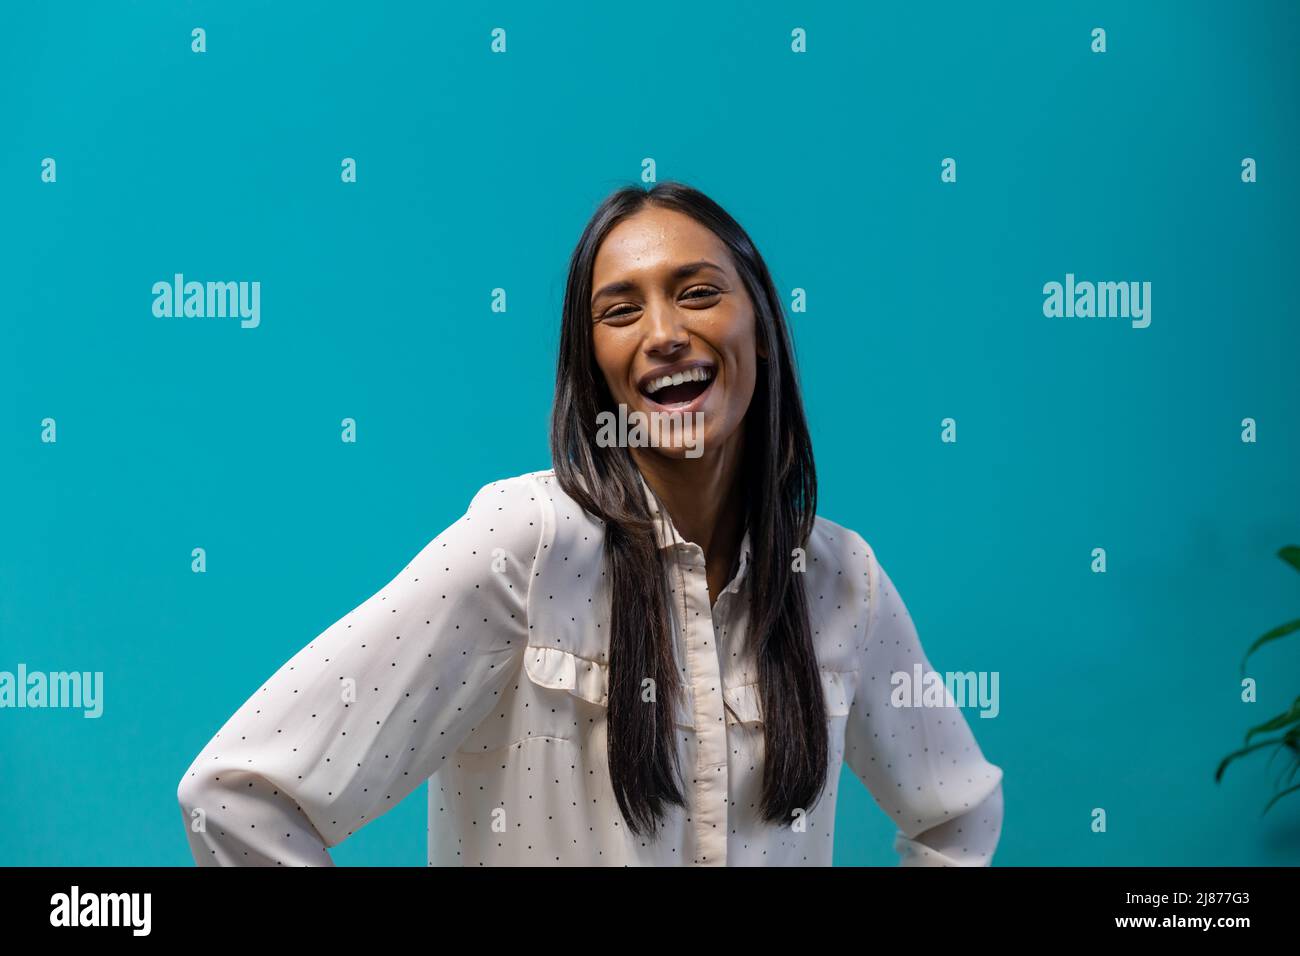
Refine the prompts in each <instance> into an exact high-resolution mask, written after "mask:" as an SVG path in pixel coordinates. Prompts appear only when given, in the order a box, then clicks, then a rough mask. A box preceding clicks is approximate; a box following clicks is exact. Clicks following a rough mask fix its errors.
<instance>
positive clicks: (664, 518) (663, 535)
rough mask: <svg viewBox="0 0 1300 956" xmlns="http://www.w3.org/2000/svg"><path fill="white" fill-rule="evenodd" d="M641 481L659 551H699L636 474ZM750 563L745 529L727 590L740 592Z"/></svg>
mask: <svg viewBox="0 0 1300 956" xmlns="http://www.w3.org/2000/svg"><path fill="white" fill-rule="evenodd" d="M637 475H638V477H639V478H640V479H641V489H642V492H643V493H644V494H645V502H646V507H647V508H649V509H650V517H651V519H652V520H653V521H654V523H655V536H656V538H657V539H658V542H659V548H660V550H663V549H665V548H695V549H696V550H699V545H696V544H692V543H691V542H689V541H687V540H686V539H685V538H683V537H682V536H681V534H680V533H679V532H678V531H677V527H676V525H674V524H673V519H672V517H671V516H670V515H669V514H668V511H667V509H666V508H662V507H660V504H659V499H658V497H656V495H655V493H654V491H653V490H651V488H650V485H649V484H648V483H647V482H646V480H645V476H644V475H642V474H641V473H640V471H638V472H637ZM749 561H750V543H749V528H748V527H746V528H745V536H744V538H742V539H741V542H740V564H739V566H738V567H737V568H736V575H735V577H734V578H732V580H731V583H730V584H729V585H727V590H728V591H730V592H731V593H732V594H735V593H736V592H737V591H739V590H740V585H741V583H742V582H743V581H744V580H745V571H746V570H747V569H748V568H749Z"/></svg>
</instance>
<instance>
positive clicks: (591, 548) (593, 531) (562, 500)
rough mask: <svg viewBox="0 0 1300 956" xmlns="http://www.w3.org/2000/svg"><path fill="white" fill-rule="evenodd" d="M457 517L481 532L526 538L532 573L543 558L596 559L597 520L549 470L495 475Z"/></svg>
mask: <svg viewBox="0 0 1300 956" xmlns="http://www.w3.org/2000/svg"><path fill="white" fill-rule="evenodd" d="M461 520H462V521H469V522H473V523H474V524H476V525H477V526H478V529H477V530H478V531H479V533H481V534H488V535H493V536H497V535H500V534H503V533H504V534H505V535H507V536H509V537H510V539H511V540H513V541H516V542H517V543H518V544H519V545H520V546H522V545H523V544H525V543H526V542H531V543H532V546H533V548H534V549H535V552H536V555H537V568H536V570H537V571H538V572H542V571H544V569H545V567H546V565H547V564H549V563H552V562H550V561H549V560H548V559H550V558H552V557H555V558H556V560H558V561H562V562H563V561H568V562H570V563H575V564H587V563H590V560H592V559H595V558H597V557H599V555H600V554H601V549H602V547H603V543H604V528H603V527H602V525H601V522H600V521H599V520H598V519H596V518H594V517H593V516H591V515H590V514H588V513H587V512H586V511H584V510H583V509H582V507H581V506H580V505H579V504H578V503H577V502H576V501H574V500H573V499H572V498H570V497H569V495H568V494H566V493H565V491H564V489H563V488H562V487H560V483H559V480H558V479H557V478H556V476H555V470H554V469H553V468H547V469H543V470H539V471H529V472H525V473H524V474H521V475H513V476H511V477H508V478H498V479H497V480H495V481H491V482H489V483H488V484H486V485H483V487H481V488H480V489H479V490H478V492H476V493H475V495H474V498H473V500H472V501H471V502H470V506H469V510H468V511H466V513H465V517H464V518H462V519H461Z"/></svg>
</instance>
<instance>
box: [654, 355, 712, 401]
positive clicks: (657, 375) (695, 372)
mask: <svg viewBox="0 0 1300 956" xmlns="http://www.w3.org/2000/svg"><path fill="white" fill-rule="evenodd" d="M716 377H717V370H716V369H715V368H714V367H713V365H712V363H709V362H683V363H678V364H677V365H669V366H664V368H662V369H656V370H654V371H653V372H650V373H648V374H646V375H643V376H642V377H641V380H640V382H639V383H638V387H639V390H640V392H641V394H642V395H643V396H644V397H645V398H646V399H647V400H648V401H649V402H650V404H651V405H656V406H658V407H660V408H663V409H665V410H668V411H674V412H681V411H690V410H692V409H693V408H694V407H696V406H698V405H699V404H700V403H701V400H702V399H703V397H704V395H705V394H706V393H707V392H708V391H709V389H710V388H712V387H713V380H714V379H715V378H716Z"/></svg>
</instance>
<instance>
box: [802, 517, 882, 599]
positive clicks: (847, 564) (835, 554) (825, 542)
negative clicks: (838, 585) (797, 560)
mask: <svg viewBox="0 0 1300 956" xmlns="http://www.w3.org/2000/svg"><path fill="white" fill-rule="evenodd" d="M808 546H809V551H810V557H815V558H816V559H817V560H818V561H819V562H821V561H824V562H827V563H828V564H830V565H831V566H833V567H834V568H835V569H836V570H843V571H845V572H846V573H847V572H848V571H849V570H852V571H853V572H854V577H855V578H857V579H859V580H860V581H861V583H863V584H864V585H865V584H866V583H868V579H869V577H870V571H871V566H872V565H873V564H874V563H875V557H876V556H875V552H874V551H873V550H872V547H871V545H870V544H868V543H867V540H866V539H865V538H864V537H862V535H860V534H858V533H857V532H856V531H854V530H853V529H852V528H848V527H845V526H844V525H842V524H838V523H837V522H834V521H831V520H830V519H829V518H824V517H822V516H821V515H817V518H816V521H814V522H813V532H812V537H811V538H810V539H809V542H808Z"/></svg>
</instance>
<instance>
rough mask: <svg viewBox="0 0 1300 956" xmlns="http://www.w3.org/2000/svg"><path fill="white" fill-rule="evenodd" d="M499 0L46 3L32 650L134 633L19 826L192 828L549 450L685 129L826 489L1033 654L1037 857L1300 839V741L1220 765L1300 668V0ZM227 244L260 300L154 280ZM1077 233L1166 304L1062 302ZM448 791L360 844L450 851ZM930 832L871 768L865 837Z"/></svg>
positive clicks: (20, 510)
mask: <svg viewBox="0 0 1300 956" xmlns="http://www.w3.org/2000/svg"><path fill="white" fill-rule="evenodd" d="M475 6H476V7H478V9H468V10H466V9H452V8H450V7H449V6H448V5H445V4H416V3H403V4H397V3H392V4H331V3H322V4H310V5H309V4H274V3H270V2H263V3H251V2H222V3H216V2H190V3H183V4H177V3H163V2H134V3H115V4H101V3H49V4H22V5H13V6H11V7H9V8H8V9H7V10H6V14H5V21H6V22H5V24H4V27H3V28H2V29H0V224H2V226H3V229H2V230H0V243H3V245H2V247H0V282H2V283H3V299H0V303H2V304H3V306H2V308H0V456H2V458H0V463H2V464H3V467H2V468H0V507H2V508H3V515H2V517H3V523H2V527H0V669H3V670H10V671H13V670H16V668H17V665H18V664H19V663H20V662H22V663H25V664H26V665H27V667H28V668H29V669H31V670H65V669H75V670H91V671H93V670H102V671H103V672H104V674H105V714H104V716H103V717H102V718H100V719H98V720H86V719H83V718H82V717H81V715H80V713H79V712H77V711H60V710H44V711H34V710H23V711H17V710H0V864H4V865H22V864H37V865H41V864H87V865H109V864H164V865H165V864H176V865H191V864H192V860H191V857H190V854H189V849H188V847H187V844H186V841H185V835H184V831H183V829H182V827H183V821H182V817H181V813H180V810H179V807H178V805H177V802H176V785H177V783H178V782H179V780H180V777H181V775H182V773H183V772H184V770H185V768H186V767H187V766H188V764H189V762H190V761H191V760H192V759H193V757H194V756H195V754H197V753H198V751H199V750H200V749H201V747H202V746H203V744H204V743H206V741H207V740H208V739H209V738H210V737H211V736H212V734H213V733H215V732H216V730H218V729H219V727H220V724H221V723H222V721H224V719H225V718H226V717H227V716H228V715H229V714H230V713H231V712H233V711H234V709H235V708H236V707H237V706H238V705H239V704H240V703H242V702H243V701H244V700H245V699H246V698H247V697H249V696H250V695H251V694H252V693H253V692H254V691H255V690H256V689H257V687H259V686H260V684H261V682H262V681H264V680H265V679H266V678H267V677H268V676H269V675H270V674H271V673H273V672H274V671H275V669H276V668H278V667H279V665H280V664H281V663H282V662H284V661H285V660H287V659H288V658H289V657H290V656H291V655H292V654H293V653H294V652H295V651H296V650H297V649H298V648H300V647H301V646H303V645H304V644H306V643H307V642H308V641H309V640H310V639H311V638H313V637H314V636H315V635H316V634H318V633H319V632H320V631H322V630H324V628H325V627H327V626H328V625H329V624H330V623H332V622H333V621H335V620H337V619H338V618H339V617H341V616H343V615H344V614H345V613H347V612H348V611H349V610H351V609H352V608H354V607H356V606H357V605H358V604H359V603H361V602H362V601H363V600H364V599H365V598H366V597H368V596H369V595H370V594H372V593H374V592H375V591H377V590H378V589H379V588H380V587H381V586H382V585H383V584H384V583H386V582H387V581H388V580H389V579H390V578H391V577H392V576H393V575H394V574H396V573H397V572H398V571H399V570H400V569H401V568H402V567H403V566H404V565H405V563H406V562H407V561H409V560H410V559H411V557H413V556H414V555H415V554H416V553H417V552H418V550H419V549H420V548H421V547H422V546H423V544H424V543H426V542H427V541H428V540H430V539H431V538H433V537H434V536H435V535H436V534H437V533H438V532H439V531H441V530H442V529H443V528H444V527H445V526H447V525H448V524H450V523H451V522H452V521H454V520H455V519H456V518H457V517H458V516H459V515H460V514H462V513H463V511H464V509H465V507H466V506H467V504H468V502H469V500H470V497H471V496H472V494H473V492H474V491H475V490H477V489H478V488H479V487H480V486H481V485H483V484H486V483H487V482H489V481H491V480H493V479H496V478H499V477H504V476H508V475H514V474H518V473H521V472H525V471H531V470H534V469H538V468H545V467H548V466H549V456H548V453H547V444H546V422H547V416H548V412H549V404H550V397H551V391H552V386H553V376H554V359H555V349H556V342H557V329H558V318H559V310H560V301H561V296H562V292H563V287H564V280H565V273H566V268H567V262H568V257H569V254H570V253H571V251H572V247H573V244H574V243H575V241H576V240H577V237H578V234H579V232H580V231H581V229H582V226H583V224H584V223H585V221H586V219H587V217H588V216H589V214H590V213H591V211H592V210H593V209H594V207H595V205H596V203H597V202H598V201H599V200H600V199H601V198H602V197H603V196H604V195H605V194H606V193H608V192H609V191H611V190H613V189H614V188H617V187H618V186H620V185H623V184H625V183H627V182H632V181H636V180H637V179H638V178H639V177H640V173H641V166H640V163H641V160H642V159H643V158H644V157H647V156H649V157H653V158H654V159H655V160H656V162H657V173H658V178H659V179H680V180H684V181H686V182H688V183H691V184H692V185H695V186H697V187H699V188H701V189H703V190H705V191H706V192H708V193H709V194H710V195H712V196H713V197H714V198H715V199H717V200H718V201H719V202H721V203H722V204H723V205H724V206H725V207H727V208H728V209H729V210H730V211H731V212H732V214H733V215H735V216H736V218H737V219H738V220H739V221H740V222H741V223H742V224H743V225H744V226H745V227H746V228H747V229H748V230H749V231H750V233H751V235H752V236H753V238H754V240H755V241H756V243H757V245H758V247H759V248H760V250H761V251H762V252H763V254H764V256H765V257H766V259H767V261H768V264H769V266H770V267H771V269H772V272H773V274H774V277H775V280H776V284H777V287H778V289H779V290H780V291H781V293H782V294H783V295H785V296H788V295H789V294H790V291H791V290H792V289H794V288H795V287H800V288H804V289H806V290H807V295H808V311H807V312H805V313H798V314H794V315H792V316H790V319H791V323H792V329H793V332H794V335H795V339H796V346H797V351H798V355H799V360H800V365H801V371H802V376H803V382H804V387H805V389H806V401H807V406H808V411H809V414H810V417H811V422H812V426H813V429H814V441H815V448H816V451H817V456H818V458H817V463H818V474H819V479H820V486H821V496H820V508H819V510H820V512H821V513H822V514H823V515H825V516H826V517H828V518H831V519H833V520H835V521H838V522H840V523H842V524H846V525H848V526H850V527H852V528H854V529H856V530H857V531H859V532H860V533H861V534H862V535H863V536H864V537H865V538H866V539H867V540H868V541H869V542H871V544H872V545H873V547H874V548H875V550H876V552H877V554H878V556H879V557H880V560H881V561H882V563H883V564H884V566H885V567H886V569H887V570H888V571H889V573H890V575H891V577H892V578H893V580H894V582H895V584H896V585H897V586H898V588H899V590H900V593H901V594H902V595H903V597H904V599H905V600H906V602H907V604H908V607H909V609H910V611H911V613H912V616H913V619H914V620H915V622H916V624H917V627H918V630H919V632H920V635H921V639H922V641H923V643H924V645H925V649H926V651H927V653H928V655H929V657H930V659H931V662H932V663H933V665H934V666H935V667H936V668H939V669H941V670H968V669H974V670H996V671H998V672H999V673H1000V681H1001V685H1000V691H1001V714H1000V715H999V716H998V717H997V718H995V719H992V720H988V719H980V718H979V717H978V713H977V712H976V711H974V710H969V711H967V716H968V719H970V720H971V723H972V727H973V729H974V731H975V733H976V735H977V738H978V739H979V741H980V744H981V746H982V748H983V749H984V752H985V754H986V755H987V756H988V757H989V759H991V760H992V761H993V762H995V763H996V764H998V765H999V766H1001V767H1002V768H1003V770H1004V771H1005V774H1006V778H1005V798H1006V820H1005V825H1004V831H1003V836H1002V842H1001V845H1000V847H999V850H998V854H997V857H996V859H995V864H996V865H1008V864H1020V865H1026V864H1046V865H1057V864H1084V865H1093V864H1124V865H1128V864H1175V865H1202V864H1205V865H1215V864H1225V865H1226V864H1295V863H1297V862H1300V795H1296V796H1292V797H1289V798H1287V799H1285V800H1283V801H1282V802H1280V803H1279V804H1278V805H1277V806H1275V807H1274V809H1273V810H1272V811H1270V813H1269V814H1268V815H1267V816H1265V817H1262V818H1261V816H1260V812H1259V811H1260V809H1261V808H1262V807H1263V805H1264V803H1265V801H1266V800H1267V798H1268V796H1269V795H1270V794H1271V792H1272V778H1273V776H1274V774H1272V773H1270V772H1269V771H1268V769H1267V766H1266V764H1267V761H1266V758H1264V757H1262V756H1258V755H1257V756H1255V757H1252V758H1249V759H1248V760H1246V761H1245V762H1243V763H1241V764H1240V765H1237V766H1234V767H1233V768H1232V769H1230V770H1229V771H1228V774H1227V776H1226V778H1225V780H1224V782H1223V783H1222V784H1220V785H1216V784H1215V783H1214V782H1213V779H1212V775H1213V771H1214V768H1215V766H1216V764H1217V762H1218V760H1219V758H1220V757H1221V756H1222V755H1223V754H1225V753H1226V752H1228V751H1229V750H1231V749H1233V748H1234V747H1235V746H1237V745H1238V743H1239V741H1240V740H1241V738H1242V735H1243V733H1244V731H1245V729H1246V728H1247V727H1249V726H1251V725H1252V724H1254V723H1258V722H1261V721H1263V720H1264V719H1266V718H1267V717H1270V716H1272V715H1273V714H1275V713H1278V712H1280V711H1281V710H1283V709H1284V708H1285V707H1286V706H1288V704H1289V703H1290V701H1291V699H1292V698H1293V697H1294V696H1295V695H1296V694H1297V693H1300V641H1296V640H1295V639H1294V638H1293V639H1291V640H1289V641H1287V642H1282V643H1279V644H1277V645H1274V646H1273V647H1272V648H1270V649H1267V650H1264V651H1261V652H1260V653H1259V654H1258V655H1257V656H1256V658H1255V660H1254V661H1253V664H1252V669H1251V671H1250V673H1251V674H1252V676H1254V677H1256V678H1257V679H1258V681H1259V698H1260V699H1259V702H1258V703H1256V704H1243V703H1242V702H1241V701H1240V699H1239V684H1238V662H1239V661H1240V658H1241V655H1242V653H1243V652H1244V650H1245V648H1246V647H1247V646H1248V645H1249V643H1250V641H1251V640H1252V639H1253V638H1254V637H1256V636H1257V635H1259V634H1261V633H1263V632H1264V631H1266V630H1267V629H1269V628H1270V627H1273V626H1275V625H1277V624H1280V623H1282V622H1284V621H1286V620H1289V619H1291V618H1294V617H1296V616H1298V615H1300V578H1298V577H1297V575H1296V574H1295V572H1294V571H1292V570H1291V569H1289V568H1287V567H1286V566H1285V565H1284V564H1283V563H1282V562H1281V561H1279V560H1278V559H1277V558H1276V557H1275V556H1274V554H1275V552H1276V550H1277V549H1278V548H1279V547H1280V546H1282V545H1284V544H1288V543H1300V481H1298V480H1297V476H1298V475H1300V471H1298V470H1297V464H1298V458H1300V452H1298V449H1300V416H1298V414H1297V412H1298V409H1297V405H1298V402H1297V399H1298V398H1300V394H1298V389H1297V386H1296V357H1297V355H1300V324H1298V323H1297V321H1296V316H1295V304H1294V295H1293V289H1294V282H1295V264H1296V261H1297V253H1298V252H1300V248H1298V246H1297V239H1296V222H1297V221H1298V215H1297V214H1298V213H1300V204H1298V203H1297V189H1296V179H1297V169H1296V157H1297V155H1298V150H1300V141H1298V139H1297V117H1300V102H1298V100H1300V82H1297V80H1298V79H1300V76H1298V72H1300V71H1298V70H1297V60H1296V55H1295V50H1296V49H1297V44H1300V7H1298V6H1297V5H1296V4H1294V3H1291V2H1253V3H1249V4H1231V3H1226V2H1223V3H1190V2H1180V3H1173V2H1162V3H1139V4H1134V3H1128V2H1123V3H1120V2H1116V3H1069V2H1066V3H1051V4H1042V3H1018V4H1005V5H1003V4H998V5H990V4H979V5H969V6H968V5H959V4H953V3H926V4H920V5H917V4H899V5H888V6H885V5H875V4H872V5H862V4H848V3H835V4H831V3H826V4H817V5H807V4H799V5H795V4H778V3H756V2H744V3H724V4H708V5H705V4H697V3H689V4H687V3H680V2H667V3H658V4H654V5H651V6H638V5H616V8H611V7H610V5H596V4H592V5H591V6H590V7H588V6H585V5H573V6H570V7H568V8H564V9H558V10H547V9H540V8H539V5H538V4H535V3H524V2H508V3H492V4H480V5H475ZM195 26H202V27H204V28H205V29H206V30H207V40H208V52H206V53H204V54H202V55H198V54H194V53H192V52H191V51H190V30H191V28H193V27H195ZM497 26H501V27H504V28H506V30H507V36H508V52H507V53H506V54H505V55H493V54H492V53H490V52H489V41H490V31H491V29H492V28H493V27H497ZM796 26H801V27H804V28H806V29H807V31H808V52H807V53H806V54H803V55H794V54H792V53H791V52H790V30H791V29H792V28H793V27H796ZM1095 26H1102V27H1104V28H1105V29H1106V30H1107V43H1108V51H1107V52H1106V53H1105V54H1100V55H1098V54H1093V53H1091V52H1090V42H1091V39H1090V31H1091V30H1092V28H1093V27H1095ZM46 156H51V157H54V158H55V159H56V160H57V163H58V181H57V183H55V184H46V183H42V182H41V180H40V163H41V160H42V159H43V158H44V157H46ZM345 156H351V157H354V158H355V159H356V160H357V163H358V182H357V183H356V184H352V185H345V184H343V183H341V182H340V177H339V170H340V161H341V159H342V158H343V157H345ZM948 156H951V157H954V158H956V160H957V162H958V182H957V183H955V184H944V183H941V182H940V179H939V173H940V161H941V160H942V159H943V158H944V157H948ZM1245 156H1251V157H1254V158H1255V159H1256V160H1257V162H1258V165H1259V181H1258V183H1256V184H1253V185H1247V184H1243V183H1242V182H1241V179H1240V172H1241V160H1242V158H1243V157H1245ZM175 272H183V273H185V274H186V276H187V277H188V278H193V279H199V280H208V279H211V280H258V281H260V282H261V284H262V303H261V305H262V322H261V326H260V328H257V329H241V328H240V327H239V324H238V321H237V320H229V319H227V320H200V319H189V320H186V319H157V318H155V317H154V316H153V315H152V312H151V306H152V301H153V297H152V295H151V293H150V288H151V286H152V284H153V283H154V282H155V281H158V280H162V279H167V280H170V278H171V276H172V275H173V273H175ZM1066 272H1073V273H1075V275H1076V276H1077V277H1078V278H1079V279H1091V280H1129V279H1132V280H1148V281H1150V282H1151V283H1152V323H1151V326H1150V327H1149V328H1147V329H1134V328H1131V327H1130V325H1129V323H1128V321H1126V320H1101V319H1072V320H1071V319H1055V320H1054V319H1047V318H1045V317H1044V316H1043V314H1042V300H1043V295H1042V291H1041V290H1042V285H1043V283H1044V282H1047V281H1050V280H1056V281H1063V280H1064V276H1065V273H1066ZM497 286H500V287H503V288H505V289H506V290H507V295H508V311H507V312H506V313H505V314H498V313H494V312H492V311H491V310H490V308H489V306H490V296H491V290H492V289H493V288H494V287H497ZM46 416H52V417H53V418H55V419H57V422H58V442H57V444H53V445H49V444H42V443H41V442H40V439H39V436H40V430H41V426H40V423H41V420H42V419H43V418H44V417H46ZM947 416H952V417H954V418H956V419H957V422H958V439H959V441H958V443H957V444H955V445H951V444H942V443H941V442H940V441H939V431H940V426H939V422H940V421H941V419H943V418H944V417H947ZM1247 416H1249V417H1253V418H1255V419H1256V420H1257V421H1258V423H1259V425H1258V428H1259V441H1258V443H1256V444H1243V443H1242V442H1241V441H1240V422H1241V419H1242V418H1244V417H1247ZM344 417H353V418H355V419H356V420H357V422H358V436H359V441H358V443H357V444H356V445H347V444H343V443H342V442H340V440H339V430H340V421H341V419H343V418H344ZM196 546H201V547H204V548H206V549H207V555H208V572H207V573H206V574H202V575H199V574H194V573H191V571H190V550H191V549H192V548H194V547H196ZM1094 547H1104V548H1106V550H1107V554H1108V572H1107V573H1106V574H1104V575H1103V574H1093V573H1092V572H1091V571H1090V568H1089V563H1090V558H1091V550H1092V548H1094ZM1276 767H1277V764H1274V769H1276ZM425 801H426V790H425V788H424V787H421V788H420V789H419V790H417V791H416V793H415V794H414V795H412V797H411V798H410V799H408V800H407V801H405V802H404V803H403V804H402V805H401V806H399V807H397V808H395V809H394V810H392V811H391V812H390V813H389V814H388V815H386V816H385V817H383V818H382V819H379V820H377V821H375V822H373V823H372V824H370V825H368V826H366V827H365V828H364V830H362V831H359V832H358V833H357V834H356V835H355V836H354V837H352V838H351V839H350V840H348V841H347V842H346V843H344V844H343V845H341V846H339V847H338V848H336V849H335V850H333V851H332V853H333V855H334V858H335V860H336V861H337V862H338V863H340V864H345V865H356V864H381V863H383V864H409V865H413V866H419V865H423V863H424V860H425V810H426V803H425ZM1094 807H1103V808H1105V809H1106V811H1107V814H1108V831H1107V832H1106V833H1104V834H1096V833H1093V832H1091V830H1090V822H1091V817H1090V813H1091V811H1092V809H1093V808H1094ZM892 834H893V828H892V825H891V824H890V822H889V821H888V819H887V818H886V817H885V815H884V814H883V813H882V812H880V811H879V810H878V809H877V808H876V807H875V806H874V804H873V802H872V801H871V799H870V797H869V795H868V794H867V793H866V791H865V790H864V789H863V788H862V787H861V785H860V784H858V782H857V781H856V780H855V779H853V778H852V777H851V776H850V775H849V773H848V771H845V779H844V780H843V782H842V788H841V796H840V803H839V809H838V819H837V839H836V862H837V863H842V864H891V863H893V862H895V856H894V854H893V851H892V848H891V845H890V843H891V838H892Z"/></svg>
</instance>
